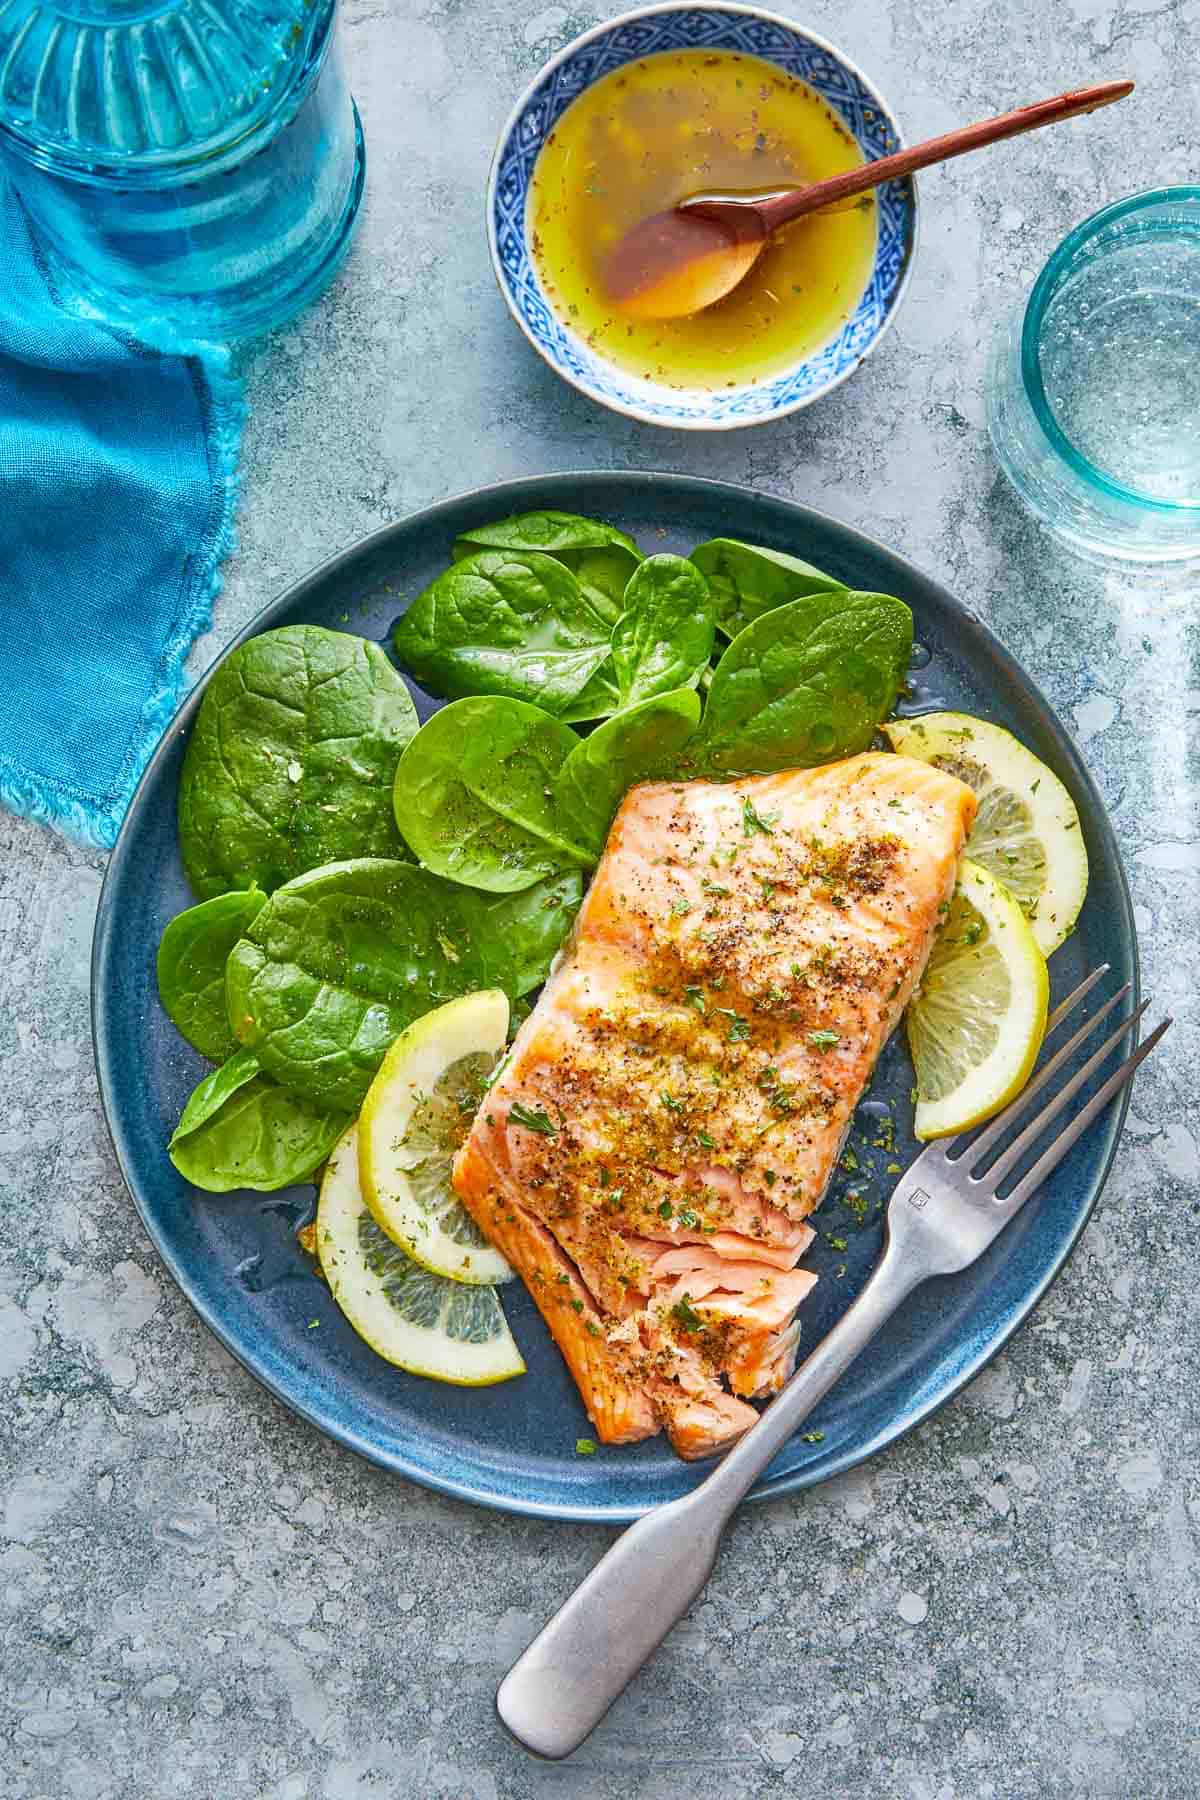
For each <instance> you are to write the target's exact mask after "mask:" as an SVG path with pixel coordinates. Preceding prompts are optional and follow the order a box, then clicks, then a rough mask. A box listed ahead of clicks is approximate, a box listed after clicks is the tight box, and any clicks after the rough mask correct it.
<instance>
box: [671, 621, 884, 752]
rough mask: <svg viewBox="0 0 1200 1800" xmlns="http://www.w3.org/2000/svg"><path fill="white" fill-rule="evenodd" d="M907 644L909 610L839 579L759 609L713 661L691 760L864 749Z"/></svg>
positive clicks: (878, 720)
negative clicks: (825, 589)
mask: <svg viewBox="0 0 1200 1800" xmlns="http://www.w3.org/2000/svg"><path fill="white" fill-rule="evenodd" d="M911 650H912V614H911V612H910V611H909V609H908V607H907V606H905V604H904V602H903V601H902V600H896V599H894V598H893V597H892V596H891V595H889V594H861V593H856V592H852V591H850V590H847V589H842V590H841V591H840V592H837V593H830V594H811V595H809V596H808V598H807V599H804V600H793V601H791V602H789V604H788V605H786V606H780V607H777V608H776V609H775V610H774V611H773V612H769V613H764V614H763V616H762V617H761V618H760V619H758V620H756V621H755V623H754V624H753V625H748V626H747V627H746V629H745V630H744V631H742V632H740V633H739V634H738V636H737V637H735V638H734V640H733V642H732V644H730V646H729V648H728V649H727V650H726V652H725V654H724V656H723V657H722V658H721V660H720V662H719V663H718V664H717V668H716V672H715V674H714V675H713V679H712V686H711V688H710V689H709V694H708V704H707V706H706V707H705V711H704V723H703V726H702V729H701V733H700V736H699V738H698V739H697V740H696V742H695V743H694V744H693V746H692V752H693V753H694V754H695V757H696V760H697V763H698V764H699V766H700V767H701V768H702V769H703V770H707V771H708V772H710V773H715V774H734V773H751V772H766V771H769V770H771V769H786V768H796V767H799V768H811V767H812V766H813V765H815V764H817V763H823V762H832V761H833V760H834V759H835V758H837V757H843V756H853V755H854V754H855V753H856V752H857V751H859V750H865V749H866V747H867V745H868V744H869V743H870V741H871V737H872V735H873V733H874V731H875V728H876V726H877V725H878V724H879V722H880V720H881V719H883V718H886V716H887V714H888V713H889V712H890V711H891V708H892V706H893V704H894V702H895V699H896V695H897V693H898V692H899V689H900V684H901V683H902V682H903V680H904V677H905V671H906V670H907V667H908V659H909V655H910V653H911Z"/></svg>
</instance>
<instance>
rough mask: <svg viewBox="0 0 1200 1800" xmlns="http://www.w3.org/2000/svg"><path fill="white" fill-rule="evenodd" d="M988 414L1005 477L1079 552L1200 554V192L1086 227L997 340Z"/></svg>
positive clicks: (1141, 199) (1149, 199)
mask: <svg viewBox="0 0 1200 1800" xmlns="http://www.w3.org/2000/svg"><path fill="white" fill-rule="evenodd" d="M987 413H988V428H989V430H990V432H991V438H992V444H993V446H994V448H995V451H996V455H997V457H998V458H999V461H1000V464H1001V467H1002V468H1003V469H1004V472H1005V474H1006V475H1007V476H1008V478H1009V480H1010V481H1011V482H1012V484H1013V486H1014V487H1015V488H1016V490H1017V492H1018V494H1019V495H1020V496H1021V498H1022V500H1024V502H1025V504H1026V505H1027V506H1028V507H1029V508H1030V510H1031V511H1032V512H1034V513H1035V514H1036V515H1037V516H1038V517H1039V518H1040V519H1041V521H1042V523H1043V524H1045V525H1046V526H1048V527H1049V529H1050V530H1051V531H1052V532H1054V533H1055V535H1056V536H1058V537H1059V538H1061V539H1063V540H1064V541H1065V542H1066V543H1068V544H1070V545H1071V547H1072V548H1073V549H1075V550H1076V551H1078V552H1080V553H1081V554H1082V555H1084V556H1085V557H1088V558H1091V559H1096V560H1100V559H1117V560H1120V561H1124V562H1128V563H1136V564H1162V565H1169V564H1181V563H1192V562H1197V561H1200V187H1170V188H1157V189H1155V190H1153V191H1152V192H1150V193H1145V194H1135V195H1133V196H1132V197H1131V198H1130V199H1127V200H1119V201H1116V202H1115V203H1114V204H1113V205H1111V206H1106V207H1105V208H1104V209H1103V210H1102V211H1101V212H1098V213H1094V214H1093V215H1092V217H1091V218H1090V219H1085V220H1084V222H1083V223H1082V225H1078V226H1076V228H1075V230H1074V231H1073V232H1071V234H1070V236H1069V237H1067V238H1065V239H1064V240H1063V242H1062V243H1061V244H1060V245H1059V247H1058V249H1057V250H1056V251H1055V252H1054V255H1053V256H1052V257H1051V258H1050V260H1049V262H1048V263H1047V264H1046V266H1045V268H1044V269H1043V270H1042V272H1041V274H1040V275H1039V276H1038V279H1037V281H1036V282H1035V284H1034V287H1033V292H1032V293H1031V294H1030V296H1029V301H1028V304H1027V305H1026V306H1025V307H1024V308H1023V309H1022V310H1021V311H1020V312H1018V313H1017V314H1016V315H1015V316H1014V317H1013V318H1012V319H1011V320H1010V321H1009V323H1008V325H1007V326H1006V328H1005V329H1004V330H1003V331H1002V332H1001V334H1000V336H999V338H998V340H997V343H996V346H995V350H994V352H993V355H992V358H991V363H990V366H989V370H988V381H987Z"/></svg>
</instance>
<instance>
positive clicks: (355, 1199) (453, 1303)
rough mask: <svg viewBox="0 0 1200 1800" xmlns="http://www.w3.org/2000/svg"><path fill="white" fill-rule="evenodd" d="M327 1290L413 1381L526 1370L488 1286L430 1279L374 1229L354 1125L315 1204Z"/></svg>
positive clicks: (488, 1378)
mask: <svg viewBox="0 0 1200 1800" xmlns="http://www.w3.org/2000/svg"><path fill="white" fill-rule="evenodd" d="M317 1255H318V1257H319V1258H320V1262H321V1268H322V1270H323V1272H324V1275H325V1279H326V1281H327V1282H328V1283H329V1291H330V1292H331V1293H332V1295H333V1297H334V1299H335V1300H336V1301H337V1303H338V1305H339V1306H340V1307H341V1309H342V1311H343V1312H344V1313H345V1315H346V1317H347V1318H348V1319H349V1321H350V1323H351V1325H352V1326H353V1327H354V1329H355V1331H357V1333H358V1335H359V1337H360V1338H362V1339H363V1340H364V1341H365V1342H366V1343H368V1344H370V1346H371V1348H372V1350H374V1351H375V1352H376V1353H377V1355H379V1356H382V1357H383V1358H384V1359H385V1360H386V1361H387V1362H390V1363H395V1364H396V1366H397V1368H400V1369H407V1370H408V1371H409V1373H410V1374H412V1375H427V1376H429V1377H430V1378H431V1379H432V1380H434V1381H450V1382H453V1383H455V1385H456V1386H458V1387H486V1386H488V1385H489V1384H490V1383H491V1382H494V1381H508V1380H509V1379H510V1378H511V1377H512V1376H514V1375H523V1374H524V1372H525V1364H524V1362H523V1361H522V1359H521V1352H520V1351H519V1350H518V1349H517V1346H516V1344H515V1342H514V1341H513V1335H512V1332H511V1331H510V1330H509V1329H508V1322H507V1320H506V1319H505V1317H504V1313H503V1312H502V1310H501V1307H500V1302H499V1300H497V1298H496V1290H495V1289H494V1288H490V1287H464V1285H463V1283H462V1282H461V1281H447V1280H445V1278H444V1277H443V1276H441V1275H431V1274H430V1273H429V1270H428V1269H423V1268H421V1267H420V1265H419V1264H418V1263H415V1262H413V1261H412V1260H411V1258H409V1257H407V1256H405V1254H404V1252H403V1250H401V1248H400V1246H399V1245H398V1244H394V1243H393V1242H392V1240H391V1238H390V1237H388V1236H387V1235H386V1234H385V1233H384V1232H382V1231H380V1229H379V1227H378V1225H377V1224H376V1223H375V1220H374V1219H373V1217H372V1216H371V1213H370V1211H369V1210H368V1208H367V1206H366V1203H365V1201H364V1200H363V1197H362V1190H361V1188H360V1187H359V1185H358V1127H357V1126H355V1125H352V1126H351V1127H350V1129H349V1131H347V1132H346V1134H345V1135H344V1136H343V1137H342V1138H341V1139H340V1140H339V1141H338V1144H337V1147H336V1148H335V1150H334V1152H333V1155H332V1156H331V1157H330V1159H329V1164H328V1167H327V1168H326V1170H325V1179H324V1181H323V1182H322V1183H321V1198H320V1201H319V1202H318V1204H317Z"/></svg>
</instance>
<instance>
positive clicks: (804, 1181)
mask: <svg viewBox="0 0 1200 1800" xmlns="http://www.w3.org/2000/svg"><path fill="white" fill-rule="evenodd" d="M974 816H975V797H974V795H973V794H972V792H971V790H970V789H969V788H968V787H966V786H965V785H964V784H963V783H962V782H960V781H958V780H956V779H955V778H954V777H953V776H951V775H946V774H944V773H943V772H942V771H940V770H938V769H936V768H933V767H931V766H930V765H928V764H926V763H921V762H916V761H913V760H911V759H910V758H908V757H903V756H893V755H875V754H867V755H864V756H856V757H851V758H850V759H849V760H848V761H845V762H841V763H834V764H831V765H829V766H828V767H825V768H821V769H810V770H798V771H790V772H787V773H783V774H777V775H765V776H755V777H751V778H747V779H744V780H740V781H731V782H725V783H716V782H706V781H688V782H661V783H651V784H647V785H645V786H642V787H637V788H634V789H633V790H632V791H631V792H630V793H629V794H628V795H627V797H626V799H625V801H624V803H623V805H622V807H621V809H620V812H619V813H618V815H617V818H616V820H615V822H614V824H613V827H612V831H611V833H610V835H609V839H608V844H607V846H606V848H605V852H604V857H603V860H602V861H601V863H600V866H599V868H598V869H597V871H596V874H595V877H594V879H593V881H592V884H591V887H590V888H589V890H588V893H587V896H586V898H585V900H584V903H583V905H582V907H581V908H580V912H579V916H578V918H577V920H576V923H575V928H574V932H573V934H572V937H571V940H570V942H569V943H568V945H567V946H566V948H565V950H564V953H563V955H562V958H561V960H560V962H559V965H558V967H557V969H556V970H555V972H554V973H553V974H552V976H551V978H550V980H549V981H548V982H547V983H546V986H545V988H544V989H543V992H542V994H541V997H540V999H539V1000H538V1003H537V1006H536V1007H535V1009H534V1011H533V1013H532V1014H531V1015H530V1017H529V1018H528V1019H527V1020H526V1021H525V1023H524V1025H523V1026H522V1027H521V1029H520V1031H519V1033H518V1035H517V1038H516V1042H515V1043H514V1045H513V1048H512V1051H511V1052H510V1054H509V1057H508V1059H507V1061H506V1063H505V1064H504V1066H503V1068H502V1069H501V1071H500V1073H499V1075H498V1077H497V1079H496V1080H495V1082H494V1084H493V1086H492V1087H491V1089H490V1091H489V1093H488V1096H487V1098H486V1099H485V1101H484V1103H483V1105H482V1106H481V1108H480V1110H479V1112H478V1114H477V1116H476V1118H475V1121H474V1124H473V1126H472V1128H471V1132H470V1135H469V1137H468V1139H467V1142H466V1143H465V1145H464V1146H463V1149H462V1151H461V1152H460V1154H459V1157H458V1159H457V1162H456V1165H455V1170H454V1185H455V1189H456V1191H457V1192H458V1194H459V1195H460V1197H461V1198H462V1201H463V1204H464V1205H465V1206H466V1207H467V1209H468V1211H469V1212H470V1213H471V1215H472V1217H473V1218H474V1219H475V1220H476V1221H477V1222H478V1224H479V1225H480V1226H481V1227H482V1229H483V1230H484V1231H485V1232H486V1234H487V1235H488V1237H489V1238H490V1239H491V1240H492V1242H493V1243H495V1244H496V1246H497V1247H498V1248H499V1249H500V1250H502V1251H503V1252H504V1254H505V1255H506V1256H507V1257H508V1259H509V1261H510V1262H511V1263H512V1264H513V1265H514V1267H515V1268H516V1269H517V1271H518V1272H519V1273H520V1275H521V1276H522V1277H523V1278H524V1280H525V1281H526V1283H527V1284H528V1286H529V1289H530V1292H531V1293H532V1294H533V1297H534V1299H535V1300H536V1302H537V1304H538V1307H539V1308H540V1310H541V1312H542V1315H543V1317H544V1318H545V1320H546V1322H547V1324H548V1325H549V1327H550V1330H551V1332H552V1333H553V1335H554V1337H555V1340H556V1341H557V1343H558V1345H559V1348H560V1349H561V1350H562V1352H563V1355H564V1356H565V1357H566V1359H567V1362H568V1364H569V1366H570V1369H571V1372H572V1374H573V1376H574V1378H575V1380H576V1382H577V1383H578V1386H579V1390H580V1393H581V1395H582V1397H583V1401H584V1405H585V1406H586V1407H587V1410H588V1413H589V1416H590V1417H591V1419H592V1422H593V1424H594V1426H595V1429H596V1432H597V1435H598V1436H599V1437H600V1438H601V1439H602V1440H603V1441H604V1442H606V1443H629V1442H635V1441H637V1440H639V1439H642V1438H645V1437H649V1436H652V1435H653V1434H654V1433H655V1432H657V1431H658V1430H660V1429H664V1428H665V1430H666V1431H667V1433H668V1435H669V1436H670V1439H671V1442H672V1444H673V1445H674V1446H675V1449H676V1450H677V1451H678V1452H679V1453H680V1455H682V1456H686V1457H696V1456H705V1455H709V1454H711V1453H712V1452H714V1451H717V1450H720V1449H722V1448H724V1447H725V1446H726V1445H728V1444H729V1443H731V1442H732V1441H733V1440H734V1439H735V1438H737V1437H738V1436H740V1435H741V1433H742V1432H743V1431H745V1430H746V1429H747V1428H748V1427H749V1426H750V1425H752V1424H753V1423H754V1420H755V1419H756V1417H757V1413H756V1411H755V1409H754V1407H753V1406H752V1405H751V1404H750V1401H751V1400H754V1399H761V1398H764V1397H766V1396H768V1395H770V1394H773V1393H775V1392H777V1390H778V1389H779V1388H780V1387H781V1386H782V1384H783V1382H784V1381H785V1380H786V1379H787V1377H788V1375H789V1374H790V1372H791V1369H792V1365H793V1361H794V1357H795V1350H796V1344H797V1339H798V1336H799V1328H798V1325H797V1323H796V1320H795V1314H796V1309H797V1307H798V1306H799V1304H800V1302H801V1301H802V1300H803V1299H804V1297H805V1295H806V1294H807V1293H808V1292H809V1290H810V1289H811V1287H812V1286H813V1284H814V1281H815V1277H814V1276H813V1275H811V1274H809V1273H808V1272H806V1271H804V1270H801V1269H798V1268H797V1267H796V1264H797V1262H798V1261H799V1259H800V1257H801V1256H802V1255H803V1253H804V1251H805V1250H806V1249H807V1247H808V1245H809V1244H810V1243H811V1241H812V1237H813V1233H812V1230H811V1228H810V1227H809V1226H807V1225H806V1224H805V1223H804V1220H805V1217H806V1215H807V1214H809V1213H810V1212H812V1211H813V1209H814V1208H815V1207H816V1206H818V1205H819V1204H820V1201H821V1199H822V1197H823V1195H824V1193H825V1189H826V1186H827V1184H828V1182H829V1178H830V1175H831V1174H832V1172H833V1169H834V1166H835V1164H836V1162H837V1159H838V1156H839V1154H840V1153H841V1149H842V1145H843V1142H844V1140H845V1136H846V1132H847V1130H848V1129H849V1126H850V1121H851V1118H852V1115H853V1112H854V1108H855V1106H856V1104H857V1102H858V1100H859V1098H860V1096H861V1094H862V1092H863V1090H864V1088H865V1087H866V1085H867V1082H868V1081H869V1079H870V1076H871V1072H872V1070H873V1069H874V1067H875V1062H876V1059H877V1057H878V1055H879V1052H880V1050H881V1049H882V1047H883V1045H884V1043H885V1042H886V1040H887V1038H888V1035H889V1034H890V1032H891V1031H892V1029H893V1027H894V1026H895V1024H896V1022H897V1020H898V1019H899V1017H900V1014H901V1012H902V1011H903V1009H904V1006H905V1004H906V1003H907V1001H908V998H909V995H910V994H911V993H912V990H913V988H914V986H915V985H916V983H917V982H918V981H919V979H920V977H921V973H922V971H923V969H924V967H925V963H926V960H927V958H928V956H929V952H930V949H931V947H932V945H933V940H934V935H935V933H936V931H937V929H938V925H939V922H940V919H941V918H942V917H944V915H945V912H946V911H947V907H948V901H949V898H950V895H951V892H952V891H953V887H954V879H955V871H956V867H957V863H958V858H959V854H960V852H961V850H962V847H963V843H964V840H965V838H966V836H967V833H968V832H969V830H970V828H971V824H972V822H973V820H974Z"/></svg>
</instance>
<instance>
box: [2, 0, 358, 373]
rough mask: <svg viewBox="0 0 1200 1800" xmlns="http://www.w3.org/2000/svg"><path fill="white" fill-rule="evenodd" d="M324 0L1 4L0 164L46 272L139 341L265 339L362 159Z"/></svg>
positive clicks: (330, 237)
mask: <svg viewBox="0 0 1200 1800" xmlns="http://www.w3.org/2000/svg"><path fill="white" fill-rule="evenodd" d="M336 11H337V0H8V4H7V5H4V6H0V155H2V158H3V167H4V171H5V173H6V174H7V175H8V176H9V178H10V179H11V181H12V182H13V183H14V185H15V186H16V188H17V190H18V192H19V194H20V196H21V198H22V200H23V201H24V203H25V206H26V208H27V210H28V212H29V214H30V216H31V218H32V219H33V222H34V224H35V226H36V228H37V231H38V234H39V237H40V240H41V242H42V243H43V245H44V247H45V249H46V253H47V257H48V260H49V261H50V262H51V264H52V265H53V266H54V268H55V270H56V272H57V273H58V275H59V277H60V279H61V280H62V282H63V283H64V284H65V285H66V286H68V287H69V288H71V289H73V290H74V291H75V292H76V293H78V294H79V295H80V296H82V297H83V298H84V300H85V301H86V302H88V303H90V305H91V306H92V307H93V308H94V309H95V310H96V311H97V312H99V313H100V314H101V315H103V316H104V317H105V318H107V319H110V320H112V321H113V322H115V323H118V324H122V325H125V326H127V327H129V328H131V329H132V330H134V331H136V332H138V333H139V335H142V336H144V337H147V338H148V339H150V340H151V341H158V340H162V339H167V340H170V341H175V342H178V341H181V340H182V341H205V340H213V339H216V340H226V339H230V338H235V337H239V336H242V335H246V334H249V333H252V332H256V331H261V330H264V329H265V328H267V327H268V326H271V325H276V324H279V323H280V322H281V321H282V320H283V319H286V318H287V317H289V316H290V315H291V314H292V313H294V312H296V311H297V310H298V309H299V308H300V307H301V306H303V305H304V304H306V302H307V301H308V300H310V299H311V298H312V297H313V295H314V294H316V293H317V292H318V291H319V290H320V289H321V288H322V287H323V286H324V285H325V283H326V282H327V281H328V280H329V278H330V276H331V275H332V274H333V272H334V270H335V269H336V268H337V266H338V264H339V262H340V261H341V258H342V256H343V255H344V253H345V251H346V249H347V247H348V245H349V242H350V238H351V235H352V232H353V227H354V222H355V218H356V215H357V212H358V206H359V200H360V198H361V194H362V185H363V173H364V157H363V141H362V130H361V126H360V123H359V119H358V114H357V111H356V109H355V106H354V103H353V101H352V99H351V98H350V94H349V92H348V90H347V88H346V85H345V81H344V78H343V75H342V71H341V67H340V64H339V61H338V56H337V46H336V43H335V39H334V27H335V22H336Z"/></svg>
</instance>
